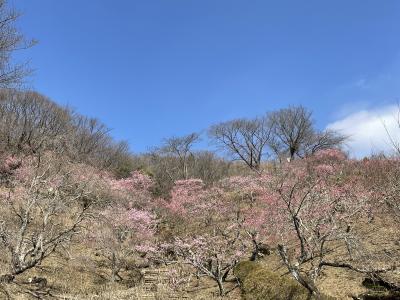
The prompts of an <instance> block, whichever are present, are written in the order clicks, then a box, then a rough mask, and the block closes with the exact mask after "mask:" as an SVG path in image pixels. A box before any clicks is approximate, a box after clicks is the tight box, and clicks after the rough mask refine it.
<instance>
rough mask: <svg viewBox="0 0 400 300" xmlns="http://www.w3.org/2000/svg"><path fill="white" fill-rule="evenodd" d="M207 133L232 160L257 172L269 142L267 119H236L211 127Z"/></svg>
mask: <svg viewBox="0 0 400 300" xmlns="http://www.w3.org/2000/svg"><path fill="white" fill-rule="evenodd" d="M208 133H209V136H210V137H211V139H213V140H214V141H215V142H216V143H217V145H219V146H220V147H221V148H222V149H224V150H227V151H228V152H229V154H231V155H232V156H233V158H234V159H239V160H242V161H243V162H245V163H246V165H247V166H249V168H250V169H252V170H254V171H258V170H259V169H260V165H261V161H262V159H263V156H264V155H265V154H266V152H265V150H266V146H267V145H268V143H269V142H270V138H271V133H272V126H271V122H269V121H268V120H267V118H256V119H251V120H248V119H236V120H232V121H228V122H224V123H220V124H217V125H214V126H211V128H210V129H209V131H208Z"/></svg>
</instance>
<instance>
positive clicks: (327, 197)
mask: <svg viewBox="0 0 400 300" xmlns="http://www.w3.org/2000/svg"><path fill="white" fill-rule="evenodd" d="M346 163H348V161H347V160H346V157H345V155H344V154H343V153H341V152H339V151H338V150H323V151H320V152H319V153H317V154H316V155H314V156H311V157H309V158H307V159H304V160H298V161H294V162H292V163H290V164H285V165H282V166H281V167H280V168H279V169H278V170H277V171H276V172H274V173H272V179H271V180H270V181H269V182H266V184H267V186H268V187H269V189H270V191H269V193H271V194H272V195H273V198H271V197H270V199H272V201H274V205H273V206H270V208H271V209H272V210H271V211H270V214H273V215H274V214H275V215H279V216H280V217H279V220H280V221H279V222H278V224H277V227H278V228H275V231H274V232H275V235H276V236H275V240H276V241H278V243H277V244H278V252H279V254H280V257H281V259H282V261H283V263H284V264H285V265H286V267H287V268H288V271H289V272H290V273H291V274H292V276H293V277H294V278H295V279H296V280H297V281H298V282H299V283H300V284H302V285H303V286H304V287H305V288H307V289H308V290H309V292H310V294H313V295H315V296H316V297H317V298H318V297H319V295H320V293H319V289H318V287H317V286H316V280H317V278H318V277H319V275H320V274H321V271H322V269H323V268H324V267H341V268H351V269H354V270H359V271H362V268H357V266H353V265H351V264H349V263H348V261H349V260H351V259H352V257H351V255H352V249H353V248H354V246H355V238H354V236H353V234H352V228H351V226H350V224H351V222H352V220H353V219H354V218H356V217H357V216H359V215H361V214H363V213H364V211H365V208H366V203H367V199H368V196H369V195H368V193H366V192H365V191H364V189H363V188H362V186H361V185H360V183H359V181H357V180H353V178H351V177H350V176H347V175H346V174H345V173H344V172H343V171H344V170H345V168H344V165H345V164H346ZM340 244H341V245H343V246H344V248H345V249H347V250H348V252H347V253H348V255H349V256H348V258H347V259H348V260H346V259H345V258H344V257H343V259H342V260H340V261H337V260H331V259H330V257H329V255H328V254H329V253H331V249H332V247H333V245H336V246H337V245H340ZM289 253H295V256H291V255H289Z"/></svg>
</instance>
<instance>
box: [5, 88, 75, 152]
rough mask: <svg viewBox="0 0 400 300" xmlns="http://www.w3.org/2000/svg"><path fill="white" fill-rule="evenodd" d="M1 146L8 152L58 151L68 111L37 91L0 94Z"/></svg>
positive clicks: (66, 128)
mask: <svg viewBox="0 0 400 300" xmlns="http://www.w3.org/2000/svg"><path fill="white" fill-rule="evenodd" d="M0 118H1V119H0V138H1V141H0V144H2V146H3V148H6V149H8V150H11V151H12V150H17V151H22V150H23V151H25V152H31V153H35V152H39V151H40V150H43V149H47V150H49V149H52V150H55V149H57V148H58V149H59V150H60V149H61V148H62V147H63V146H64V142H65V140H63V138H62V137H63V136H65V134H66V132H67V131H68V125H69V122H70V115H69V111H68V110H67V109H65V108H62V107H60V106H58V105H57V104H55V103H54V102H52V101H50V100H49V99H47V98H46V97H44V96H42V95H40V94H38V93H36V92H31V91H28V92H17V91H13V90H1V91H0Z"/></svg>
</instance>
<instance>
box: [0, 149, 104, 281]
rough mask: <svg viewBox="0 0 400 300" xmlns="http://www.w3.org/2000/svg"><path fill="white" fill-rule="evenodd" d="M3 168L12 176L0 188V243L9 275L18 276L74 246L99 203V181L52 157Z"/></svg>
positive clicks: (84, 170)
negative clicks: (93, 206) (6, 257)
mask: <svg viewBox="0 0 400 300" xmlns="http://www.w3.org/2000/svg"><path fill="white" fill-rule="evenodd" d="M3 165H5V166H6V169H7V170H8V171H10V173H9V177H8V180H7V181H5V182H3V184H2V185H1V186H0V201H1V208H0V210H1V214H0V215H1V217H0V243H1V244H2V245H3V246H4V251H7V253H8V255H9V266H10V271H9V272H10V274H11V275H18V274H21V273H23V272H25V271H26V270H28V269H31V268H33V267H36V266H37V265H38V264H40V263H41V262H42V261H43V260H44V259H45V258H47V257H49V256H50V255H52V254H53V253H55V251H56V250H57V249H60V248H62V247H66V246H68V245H69V244H70V243H71V241H72V239H73V237H74V236H75V235H77V234H78V233H79V232H80V231H81V229H82V227H81V226H82V224H83V222H84V221H85V220H86V219H87V218H88V217H89V212H90V208H91V207H92V204H93V203H95V202H96V201H97V197H96V193H95V192H94V191H95V190H96V189H98V190H100V189H101V188H100V187H101V183H100V181H101V180H100V178H97V177H95V176H92V175H89V174H91V173H92V170H90V168H88V167H86V168H82V166H78V165H74V164H71V163H69V162H68V161H63V160H60V159H58V158H57V157H54V156H52V155H51V154H46V155H43V156H42V157H41V159H40V160H38V159H36V158H32V157H26V158H23V159H20V160H18V162H16V159H15V158H14V159H12V160H6V161H5V162H4V163H3ZM89 177H90V180H89ZM83 178H86V179H85V180H84V179H83Z"/></svg>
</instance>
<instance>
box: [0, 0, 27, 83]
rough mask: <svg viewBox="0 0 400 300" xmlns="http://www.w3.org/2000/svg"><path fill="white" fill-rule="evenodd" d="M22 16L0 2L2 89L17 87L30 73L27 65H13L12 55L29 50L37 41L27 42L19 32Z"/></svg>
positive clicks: (2, 0) (0, 78) (1, 0)
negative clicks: (19, 21)
mask: <svg viewBox="0 0 400 300" xmlns="http://www.w3.org/2000/svg"><path fill="white" fill-rule="evenodd" d="M19 17H20V14H19V13H18V12H16V11H14V10H12V9H9V8H7V1H6V0H0V88H10V87H15V86H17V85H18V84H20V83H21V81H22V80H23V78H24V77H25V76H26V75H28V74H29V73H30V69H29V68H28V66H27V63H26V62H25V63H19V64H18V63H17V64H13V63H12V62H11V59H12V54H13V53H14V52H15V51H18V50H22V49H27V48H29V47H31V46H33V45H34V44H35V41H33V40H31V41H27V40H26V39H25V38H24V36H23V35H22V34H21V33H20V32H19V31H18V30H17V28H16V27H15V23H16V21H17V20H18V18H19Z"/></svg>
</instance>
